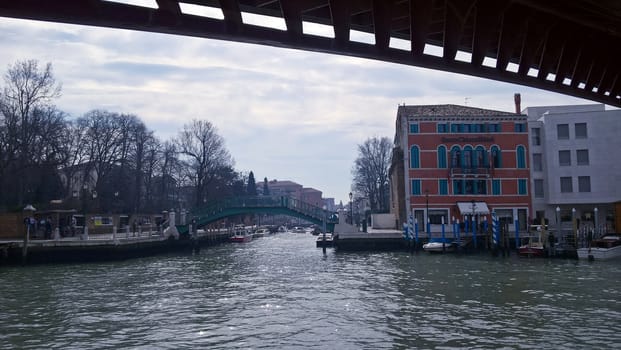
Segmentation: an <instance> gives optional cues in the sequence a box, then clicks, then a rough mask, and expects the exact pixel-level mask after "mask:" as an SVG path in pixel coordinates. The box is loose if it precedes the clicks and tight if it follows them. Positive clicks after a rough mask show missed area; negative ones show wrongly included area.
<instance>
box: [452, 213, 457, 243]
mask: <svg viewBox="0 0 621 350" xmlns="http://www.w3.org/2000/svg"><path fill="white" fill-rule="evenodd" d="M451 228H452V231H453V238H457V231H456V230H455V217H454V216H453V218H452V219H451Z"/></svg>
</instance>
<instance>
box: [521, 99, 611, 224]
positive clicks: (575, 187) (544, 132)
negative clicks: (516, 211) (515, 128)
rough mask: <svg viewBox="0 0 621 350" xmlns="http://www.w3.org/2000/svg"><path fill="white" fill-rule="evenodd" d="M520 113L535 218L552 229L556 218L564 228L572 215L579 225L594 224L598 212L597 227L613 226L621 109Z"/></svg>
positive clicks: (592, 107)
mask: <svg viewBox="0 0 621 350" xmlns="http://www.w3.org/2000/svg"><path fill="white" fill-rule="evenodd" d="M524 111H525V114H527V115H528V126H529V131H530V140H529V149H530V155H529V156H530V162H531V164H532V166H531V178H532V183H531V188H532V193H533V210H534V216H533V217H534V218H535V221H536V222H537V223H538V222H540V220H541V218H546V219H548V222H549V224H550V225H552V227H555V226H556V224H557V219H558V220H560V222H561V224H562V225H563V227H565V228H566V226H570V225H572V215H573V216H575V218H577V219H578V225H579V226H581V227H585V226H586V227H593V226H594V225H595V221H596V220H595V217H596V216H597V223H598V225H599V226H600V228H601V227H606V228H607V229H608V230H611V229H613V221H614V203H615V202H618V201H621V186H620V184H621V156H620V155H619V153H618V152H619V150H621V137H619V135H621V110H610V111H606V110H605V107H604V105H603V104H589V105H573V106H572V105H570V106H539V107H528V108H526V109H525V110H524ZM557 208H558V213H557ZM596 208H597V210H596ZM574 210H575V211H574ZM604 225H605V226H604ZM616 229H617V230H619V229H620V228H616Z"/></svg>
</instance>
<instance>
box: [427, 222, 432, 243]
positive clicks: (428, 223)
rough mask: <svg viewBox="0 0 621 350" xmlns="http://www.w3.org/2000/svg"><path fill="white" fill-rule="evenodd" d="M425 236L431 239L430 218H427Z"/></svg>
mask: <svg viewBox="0 0 621 350" xmlns="http://www.w3.org/2000/svg"><path fill="white" fill-rule="evenodd" d="M427 238H429V240H430V241H431V220H429V218H427Z"/></svg>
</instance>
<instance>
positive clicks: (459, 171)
mask: <svg viewBox="0 0 621 350" xmlns="http://www.w3.org/2000/svg"><path fill="white" fill-rule="evenodd" d="M491 171H492V169H490V168H488V167H485V168H470V167H468V168H461V167H459V168H450V169H449V172H450V173H449V175H450V177H455V176H462V177H481V176H484V177H489V176H490V175H491Z"/></svg>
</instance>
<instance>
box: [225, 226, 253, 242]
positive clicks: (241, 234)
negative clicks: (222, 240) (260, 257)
mask: <svg viewBox="0 0 621 350" xmlns="http://www.w3.org/2000/svg"><path fill="white" fill-rule="evenodd" d="M230 241H231V242H234V243H245V242H250V241H252V233H250V232H249V231H248V230H247V229H246V228H245V227H244V226H242V225H237V226H235V231H234V233H233V236H231V238H230Z"/></svg>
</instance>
